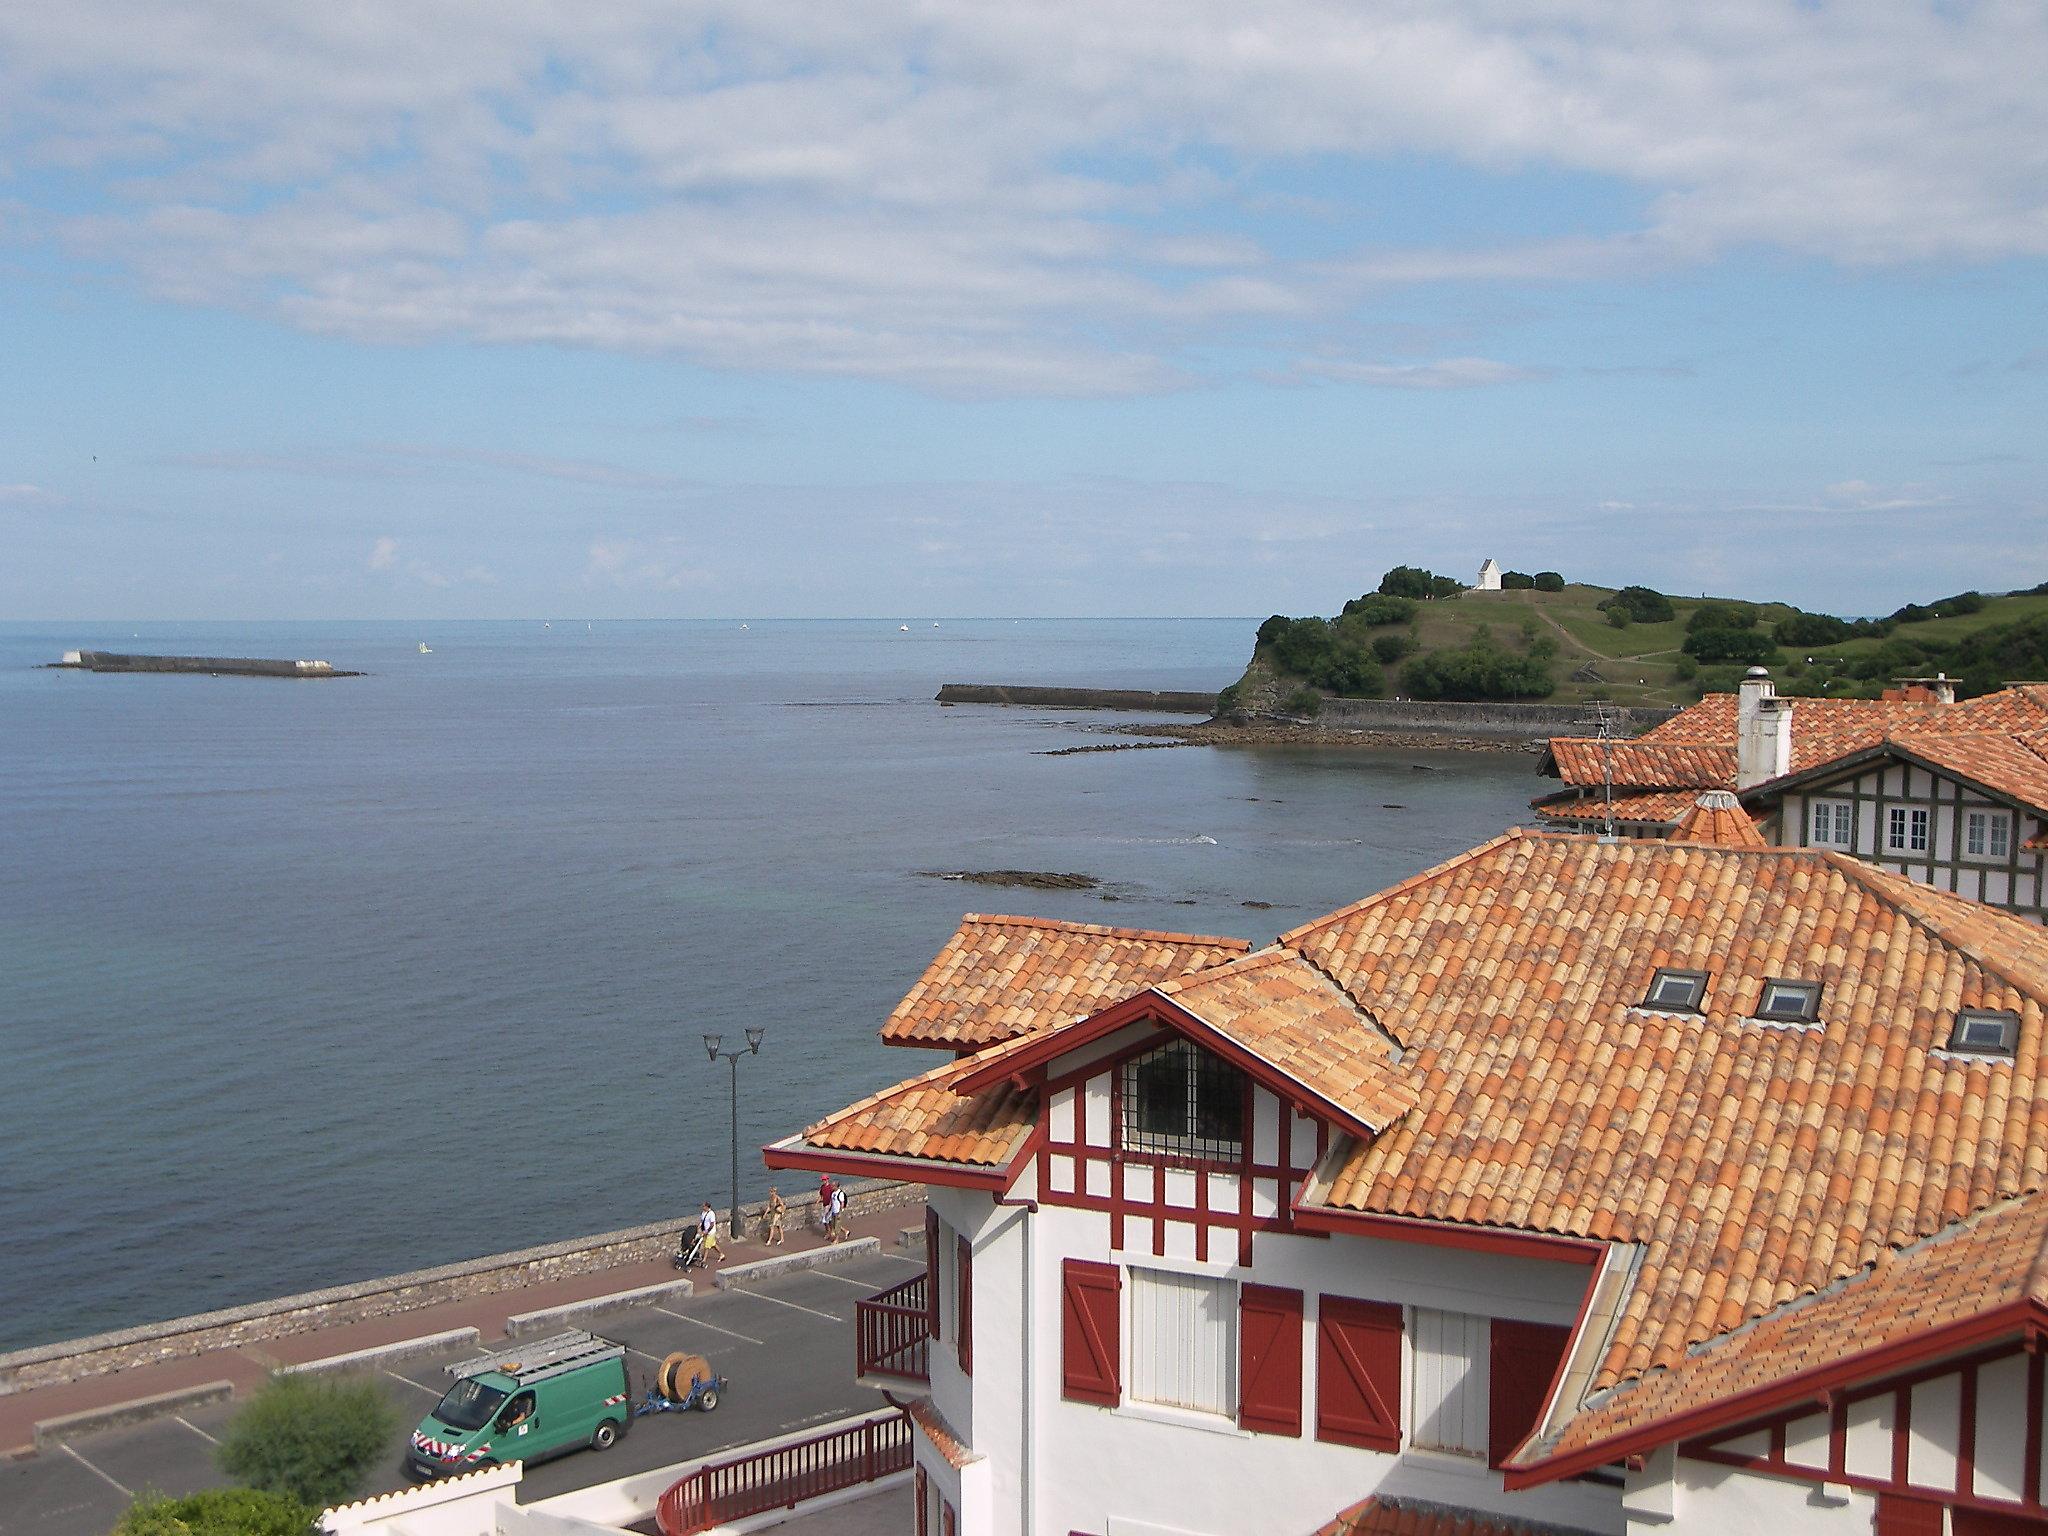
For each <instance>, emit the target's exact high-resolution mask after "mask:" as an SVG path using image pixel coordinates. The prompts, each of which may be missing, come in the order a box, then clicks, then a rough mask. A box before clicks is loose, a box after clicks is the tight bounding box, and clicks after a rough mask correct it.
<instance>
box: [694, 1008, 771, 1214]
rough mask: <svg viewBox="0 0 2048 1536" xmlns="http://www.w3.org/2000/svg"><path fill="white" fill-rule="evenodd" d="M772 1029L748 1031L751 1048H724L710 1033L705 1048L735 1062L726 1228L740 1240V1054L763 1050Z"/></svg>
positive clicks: (712, 1054) (722, 1040) (717, 1058)
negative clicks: (728, 1207)
mask: <svg viewBox="0 0 2048 1536" xmlns="http://www.w3.org/2000/svg"><path fill="white" fill-rule="evenodd" d="M767 1033H768V1031H767V1030H765V1029H749V1030H748V1031H747V1048H746V1049H745V1050H744V1051H722V1050H720V1049H719V1047H720V1046H722V1045H724V1044H725V1036H723V1035H706V1036H705V1037H704V1049H705V1051H706V1052H707V1053H708V1054H709V1055H710V1057H711V1060H712V1061H713V1062H714V1063H716V1062H718V1061H721V1060H723V1061H728V1062H730V1063H731V1064H732V1215H731V1216H730V1217H729V1218H727V1221H726V1230H727V1231H729V1232H731V1233H732V1240H733V1241H734V1242H738V1241H739V1240H740V1233H741V1230H742V1229H741V1226H740V1058H741V1057H742V1056H758V1055H760V1054H761V1039H762V1037H763V1036H764V1035H766V1034H767Z"/></svg>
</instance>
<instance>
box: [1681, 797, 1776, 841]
mask: <svg viewBox="0 0 2048 1536" xmlns="http://www.w3.org/2000/svg"><path fill="white" fill-rule="evenodd" d="M1671 837H1672V840H1673V841H1674V842H1680V843H1717V844H1719V845H1720V846H1721V847H1723V848H1764V847H1768V846H1769V844H1767V843H1765V841H1764V835H1763V833H1761V832H1759V831H1757V829H1756V823H1755V822H1754V821H1752V820H1750V816H1749V812H1747V811H1745V810H1744V809H1743V808H1742V802H1741V801H1739V800H1737V799H1736V798H1735V796H1734V795H1732V794H1730V793H1729V792H1728V791H1727V790H1725V789H1703V790H1701V791H1700V794H1699V798H1698V799H1697V800H1695V801H1694V802H1693V803H1692V805H1691V806H1690V807H1688V808H1687V810H1686V812H1685V814H1684V815H1683V816H1681V817H1679V818H1678V824H1677V825H1676V826H1675V827H1673V828H1672V830H1671Z"/></svg>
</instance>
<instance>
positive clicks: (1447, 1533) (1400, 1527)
mask: <svg viewBox="0 0 2048 1536" xmlns="http://www.w3.org/2000/svg"><path fill="white" fill-rule="evenodd" d="M1316 1536H1585V1533H1583V1532H1581V1531H1580V1530H1578V1529H1577V1528H1567V1527H1565V1526H1561V1525H1543V1524H1539V1523H1537V1522H1534V1521H1530V1520H1522V1519H1517V1518H1515V1517H1513V1516H1509V1515H1490V1514H1487V1513H1485V1512H1484V1511H1481V1510H1476V1509H1454V1508H1452V1507H1451V1506H1450V1505H1448V1504H1430V1503H1425V1502H1424V1501H1423V1500H1421V1499H1391V1498H1386V1497H1383V1496H1381V1495H1379V1494H1375V1495H1373V1496H1372V1497H1371V1498H1369V1499H1362V1500H1360V1501H1359V1502H1358V1503H1356V1504H1354V1505H1352V1506H1351V1507H1350V1508H1349V1509H1347V1510H1345V1511H1344V1513H1343V1514H1341V1515H1339V1516H1338V1517H1337V1518H1336V1519H1334V1520H1332V1521H1331V1522H1330V1523H1329V1524H1328V1525H1326V1526H1323V1527H1322V1528H1321V1529H1319V1530H1318V1531H1317V1532H1316Z"/></svg>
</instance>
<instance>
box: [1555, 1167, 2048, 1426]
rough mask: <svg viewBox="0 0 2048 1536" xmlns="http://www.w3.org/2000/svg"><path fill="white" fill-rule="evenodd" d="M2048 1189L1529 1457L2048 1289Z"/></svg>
mask: <svg viewBox="0 0 2048 1536" xmlns="http://www.w3.org/2000/svg"><path fill="white" fill-rule="evenodd" d="M2044 1249H2048V1195H2041V1194H2037V1195H2033V1196H2030V1197H2029V1198H2027V1199H2024V1200H2019V1201H2015V1202H2013V1203H2011V1204H2009V1205H2005V1206H2002V1207H1999V1208H1996V1209H1994V1210H1991V1211H1988V1212H1984V1213H1982V1214H1979V1215H1976V1216H1972V1217H1967V1218H1965V1219H1964V1220H1962V1221H1960V1222H1957V1223H1955V1224H1954V1225H1952V1226H1950V1227H1948V1228H1946V1229H1944V1230H1943V1231H1941V1232H1939V1233H1937V1234H1936V1235H1935V1236H1933V1237H1931V1238H1929V1239H1927V1240H1926V1241H1924V1242H1921V1243H1918V1244H1915V1245H1913V1246H1911V1247H1909V1248H1906V1249H1903V1250H1900V1251H1897V1252H1890V1251H1888V1252H1885V1253H1883V1254H1881V1255H1879V1256H1878V1259H1877V1261H1876V1263H1875V1264H1874V1265H1872V1267H1871V1268H1869V1269H1867V1270H1864V1271H1862V1272H1860V1273H1858V1274H1856V1275H1854V1276H1852V1277H1850V1278H1849V1279H1848V1280H1846V1281H1844V1282H1842V1283H1841V1284H1840V1285H1838V1286H1836V1287H1833V1288H1831V1289H1830V1290H1828V1291H1825V1292H1823V1293H1821V1294H1819V1295H1816V1296H1810V1297H1804V1298H1801V1299H1800V1300H1798V1301H1795V1302H1792V1303H1790V1304H1788V1305H1786V1306H1784V1307H1781V1308H1779V1309H1778V1310H1776V1311H1774V1312H1772V1313H1770V1314H1768V1315H1766V1316H1765V1317H1763V1318H1762V1319H1760V1320H1759V1321H1757V1322H1756V1323H1754V1324H1752V1325H1751V1326H1749V1327H1746V1328H1743V1329H1741V1330H1740V1331H1738V1332H1735V1333H1732V1334H1729V1335H1726V1336H1725V1337H1722V1338H1718V1339H1715V1340H1713V1341H1712V1342H1711V1343H1709V1344H1707V1345H1706V1346H1704V1347H1703V1348H1701V1349H1700V1350H1698V1351H1697V1352H1695V1353H1693V1354H1690V1355H1688V1356H1686V1357H1685V1358H1684V1359H1682V1360H1680V1361H1678V1362H1677V1363H1676V1364H1675V1365H1673V1366H1672V1367H1671V1368H1670V1369H1669V1370H1666V1371H1658V1372H1654V1373H1652V1374H1651V1375H1649V1376H1647V1377H1645V1378H1643V1379H1642V1380H1641V1381H1639V1382H1636V1383H1633V1384H1632V1385H1630V1386H1627V1387H1624V1388H1623V1389H1621V1390H1620V1391H1618V1392H1616V1393H1614V1394H1613V1395H1612V1396H1610V1397H1609V1398H1607V1399H1606V1400H1605V1401H1603V1402H1601V1403H1600V1404H1598V1405H1597V1406H1595V1407H1593V1408H1589V1409H1587V1410H1586V1411H1585V1412H1583V1413H1581V1414H1579V1415H1578V1416H1577V1417H1576V1418H1574V1419H1573V1420H1572V1421H1571V1422H1570V1423H1569V1424H1567V1425H1566V1426H1565V1428H1564V1432H1563V1433H1562V1435H1560V1436H1559V1437H1558V1439H1557V1441H1556V1443H1555V1444H1553V1445H1548V1446H1543V1445H1537V1444H1531V1445H1529V1446H1527V1447H1525V1448H1524V1450H1523V1453H1522V1454H1521V1455H1520V1456H1518V1457H1517V1458H1516V1461H1517V1462H1518V1463H1521V1464H1525V1465H1526V1464H1528V1463H1530V1462H1535V1461H1540V1460H1543V1459H1546V1458H1548V1457H1551V1456H1560V1455H1568V1454H1570V1453H1572V1452H1574V1451H1579V1450H1583V1449H1586V1448H1587V1447H1590V1446H1594V1445H1598V1444H1599V1443H1601V1442H1602V1441H1606V1440H1612V1439H1615V1438H1616V1437H1618V1436H1621V1435H1625V1434H1628V1433H1630V1432H1631V1431H1634V1430H1639V1429H1643V1428H1647V1427H1649V1426H1652V1425H1655V1424H1657V1423H1659V1422H1661V1421H1665V1420H1669V1419H1675V1418H1678V1417H1680V1416H1681V1415H1690V1414H1692V1413H1694V1412H1695V1411H1696V1410H1699V1409H1702V1408H1709V1407H1713V1406H1715V1405H1726V1409H1727V1411H1728V1412H1729V1413H1730V1414H1731V1415H1732V1417H1730V1418H1729V1419H1727V1420H1725V1421H1724V1422H1730V1423H1732V1422H1736V1420H1737V1419H1738V1418H1740V1417H1741V1416H1742V1412H1743V1411H1742V1409H1741V1407H1740V1403H1741V1400H1742V1399H1743V1398H1744V1397H1745V1396H1747V1395H1749V1394H1752V1393H1756V1392H1759V1391H1761V1390H1764V1389H1767V1388H1770V1387H1773V1386H1776V1385H1777V1384H1779V1383H1781V1382H1784V1381H1785V1380H1787V1379H1788V1378H1790V1377H1794V1376H1802V1375H1806V1374H1808V1373H1812V1372H1817V1371H1820V1370H1822V1369H1824V1368H1826V1367H1830V1366H1835V1367H1840V1368H1842V1370H1843V1371H1844V1372H1853V1371H1854V1370H1855V1369H1856V1357H1857V1356H1859V1355H1867V1354H1869V1353H1871V1352H1872V1351H1875V1350H1880V1349H1884V1348H1885V1347H1887V1346H1889V1345H1892V1344H1896V1343H1898V1342H1900V1341H1902V1340H1905V1339H1909V1338H1912V1337H1914V1336H1916V1335H1920V1334H1925V1333H1928V1332H1931V1331H1933V1330H1935V1329H1938V1328H1941V1327H1943V1326H1945V1325H1947V1324H1950V1323H1956V1322H1962V1321H1964V1320H1966V1319H1970V1318H1975V1317H1978V1316H1980V1315H1982V1314H1984V1313H1986V1312H1993V1311H1996V1310H1998V1309H1999V1308H2001V1307H2005V1306H2009V1305H2011V1304H2012V1303H2014V1302H2017V1301H2027V1300H2032V1301H2041V1300H2048V1274H2044V1266H2048V1253H2044Z"/></svg>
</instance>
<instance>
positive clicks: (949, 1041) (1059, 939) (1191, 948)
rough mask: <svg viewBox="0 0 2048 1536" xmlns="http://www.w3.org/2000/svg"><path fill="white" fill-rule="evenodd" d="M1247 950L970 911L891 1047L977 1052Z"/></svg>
mask: <svg viewBox="0 0 2048 1536" xmlns="http://www.w3.org/2000/svg"><path fill="white" fill-rule="evenodd" d="M1250 948H1251V945H1249V944H1247V943H1246V942H1245V941H1244V940H1242V939H1226V938H1215V937H1211V936H1208V935H1203V934H1192V933H1153V932H1149V931H1146V930H1142V929H1136V928H1104V927H1098V926H1096V925H1094V924H1092V923H1062V922H1055V921H1053V920H1051V919H1049V918H1039V917H983V916H981V915H980V914H979V913H973V912H970V913H969V914H968V915H967V916H966V917H964V918H962V919H961V920H960V927H959V930H958V931H957V932H956V933H954V935H953V937H952V938H950V939H948V940H947V941H946V946H945V948H943V949H941V950H940V951H939V954H938V958H937V959H935V960H933V961H932V963H931V964H930V965H929V966H928V967H926V969H925V973H924V975H923V976H921V977H919V978H918V981H917V985H916V986H914V987H912V988H911V989H910V991H909V993H908V994H907V995H906V996H905V997H904V999H903V1001H902V1002H900V1003H898V1004H897V1005H896V1007H895V1009H894V1010H893V1011H892V1012H891V1013H890V1015H889V1018H888V1022H887V1023H885V1024H883V1026H882V1039H883V1040H884V1041H886V1042H887V1043H888V1044H890V1045H930V1046H943V1047H946V1048H948V1049H953V1050H966V1049H978V1048H979V1047H981V1046H985V1045H993V1044H995V1043H997V1042H998V1041H1003V1040H1010V1039H1014V1038H1015V1037H1016V1036H1018V1035H1021V1034H1025V1033H1027V1032H1029V1031H1031V1030H1034V1029H1039V1028H1042V1027H1044V1026H1045V1025H1048V1024H1064V1023H1067V1022H1069V1021H1070V1020H1073V1019H1082V1018H1086V1017H1088V1016H1089V1015H1090V1014H1093V1013H1099V1012H1100V1011H1101V1010H1102V1009H1104V1008H1106V1007H1108V1006H1109V1005H1110V1004H1112V1003H1118V1002H1121V1001H1123V999H1125V998H1127V997H1129V996H1130V995H1131V994H1132V993H1134V992H1142V991H1143V990H1144V989H1145V988H1146V987H1148V986H1151V985H1152V984H1153V983H1155V982H1161V981H1169V980H1171V979H1172V978H1173V977H1176V976H1182V975H1186V974H1187V973H1188V972H1190V971H1199V970H1202V969H1203V968H1204V967H1207V966H1211V965H1216V964H1218V963H1220V962H1221V961H1224V960H1228V959H1230V958H1232V957H1233V956H1236V955H1241V954H1243V953H1245V952H1246V951H1247V950H1249V949H1250Z"/></svg>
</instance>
